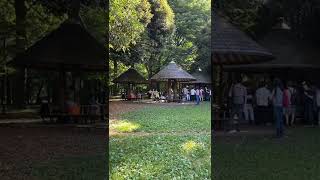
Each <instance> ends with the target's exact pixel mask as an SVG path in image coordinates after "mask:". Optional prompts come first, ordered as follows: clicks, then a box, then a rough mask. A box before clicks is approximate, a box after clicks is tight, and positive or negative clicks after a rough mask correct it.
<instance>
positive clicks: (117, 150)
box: [109, 135, 211, 180]
mask: <svg viewBox="0 0 320 180" xmlns="http://www.w3.org/2000/svg"><path fill="white" fill-rule="evenodd" d="M190 140H193V141H194V142H196V147H197V148H196V149H197V150H195V151H192V152H191V153H189V154H185V153H182V149H181V148H182V145H183V144H185V143H186V142H189V141H190ZM188 144H191V146H192V147H194V146H193V145H192V144H193V143H188ZM187 146H188V145H187ZM109 157H110V171H109V173H110V177H111V179H112V180H113V179H117V180H118V179H159V178H161V179H185V177H189V179H210V175H211V166H210V164H211V162H210V136H208V135H198V136H175V135H171V136H170V135H165V136H162V135H154V136H147V137H136V136H128V137H126V138H110V152H109Z"/></svg>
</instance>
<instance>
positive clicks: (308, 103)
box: [302, 81, 314, 125]
mask: <svg viewBox="0 0 320 180" xmlns="http://www.w3.org/2000/svg"><path fill="white" fill-rule="evenodd" d="M302 86H303V95H304V120H305V122H306V123H307V125H313V121H314V119H313V107H314V104H313V103H314V102H313V98H314V96H313V92H312V89H311V88H310V87H309V85H308V83H306V82H305V81H304V82H303V83H302Z"/></svg>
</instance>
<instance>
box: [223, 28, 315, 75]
mask: <svg viewBox="0 0 320 180" xmlns="http://www.w3.org/2000/svg"><path fill="white" fill-rule="evenodd" d="M259 42H260V43H261V44H262V45H264V46H265V47H267V48H268V49H270V51H271V52H272V53H273V54H274V55H275V57H276V59H274V60H272V61H270V62H265V63H261V64H252V65H239V66H236V65H234V66H229V67H226V68H225V70H226V71H243V72H252V73H265V72H269V73H270V72H279V73H288V72H289V71H292V72H294V73H297V72H298V71H309V72H310V71H313V70H314V71H316V70H320V61H319V58H320V52H319V50H318V48H317V47H314V46H312V45H310V44H307V43H305V42H302V41H301V40H298V39H297V38H296V37H295V36H294V35H293V34H292V33H291V32H290V30H288V29H274V30H273V31H271V32H270V33H269V34H267V35H266V36H265V37H264V38H263V39H261V40H260V41H259Z"/></svg>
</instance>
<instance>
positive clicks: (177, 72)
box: [151, 61, 196, 81]
mask: <svg viewBox="0 0 320 180" xmlns="http://www.w3.org/2000/svg"><path fill="white" fill-rule="evenodd" d="M169 79H175V80H177V81H192V80H196V78H194V77H193V76H192V75H191V74H189V73H187V72H186V71H185V70H183V69H182V68H181V67H180V66H178V65H177V64H176V63H175V62H173V61H171V62H170V63H169V64H168V65H167V66H165V67H164V68H163V69H161V70H160V71H159V72H158V73H157V74H155V75H154V76H152V77H151V80H155V81H168V80H169Z"/></svg>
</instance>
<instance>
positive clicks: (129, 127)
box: [111, 121, 140, 132]
mask: <svg viewBox="0 0 320 180" xmlns="http://www.w3.org/2000/svg"><path fill="white" fill-rule="evenodd" d="M111 128H113V129H115V130H116V131H118V132H133V131H136V130H137V129H139V128H140V125H139V124H136V123H132V122H128V121H118V122H116V123H115V124H113V125H111Z"/></svg>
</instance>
